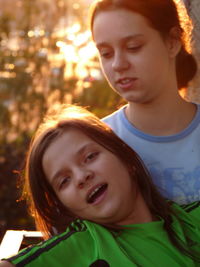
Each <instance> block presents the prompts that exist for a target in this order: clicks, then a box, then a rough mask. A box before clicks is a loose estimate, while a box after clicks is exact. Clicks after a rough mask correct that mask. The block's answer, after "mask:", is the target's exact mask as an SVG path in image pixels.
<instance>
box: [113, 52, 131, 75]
mask: <svg viewBox="0 0 200 267" xmlns="http://www.w3.org/2000/svg"><path fill="white" fill-rule="evenodd" d="M129 66H130V64H129V61H128V60H127V59H126V57H125V56H124V55H122V54H117V55H115V56H114V59H113V63H112V68H113V70H114V71H116V72H121V71H124V70H126V69H128V68H129Z"/></svg>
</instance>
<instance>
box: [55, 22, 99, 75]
mask: <svg viewBox="0 0 200 267" xmlns="http://www.w3.org/2000/svg"><path fill="white" fill-rule="evenodd" d="M90 37H91V36H90V31H89V30H86V31H85V32H81V25H80V24H79V23H77V22H76V23H74V24H73V25H72V26H71V27H68V28H67V30H66V39H67V41H58V42H57V43H56V46H57V47H58V48H59V53H60V54H62V55H63V58H64V60H65V62H66V68H65V77H66V78H69V77H73V76H76V77H77V78H79V79H84V78H85V77H88V76H90V75H91V71H92V70H94V69H95V68H94V65H92V64H91V62H92V60H93V58H94V57H95V56H96V55H97V50H96V47H95V46H94V44H93V42H92V41H91V39H90ZM74 65H76V66H75V67H74Z"/></svg>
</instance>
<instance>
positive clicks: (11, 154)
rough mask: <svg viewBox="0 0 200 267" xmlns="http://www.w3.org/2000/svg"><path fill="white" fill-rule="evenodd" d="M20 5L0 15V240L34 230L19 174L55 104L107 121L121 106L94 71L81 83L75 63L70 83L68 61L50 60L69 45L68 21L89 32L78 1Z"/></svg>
mask: <svg viewBox="0 0 200 267" xmlns="http://www.w3.org/2000/svg"><path fill="white" fill-rule="evenodd" d="M16 3H20V7H19V8H18V9H17V7H12V6H11V8H10V9H8V10H6V11H5V12H2V13H1V14H0V126H1V127H0V168H1V173H0V185H1V187H0V188H1V189H0V202H1V209H0V240H1V237H2V235H3V234H4V232H5V230H6V229H34V223H33V220H32V219H31V218H30V216H28V214H27V211H26V205H25V203H24V202H23V201H18V200H19V199H20V188H18V187H17V183H18V177H19V175H18V171H20V170H21V169H23V162H24V159H25V155H26V151H27V148H28V144H29V142H30V137H31V135H32V133H33V132H34V131H35V129H36V128H37V126H38V124H39V123H40V121H41V119H42V116H43V115H44V113H45V112H46V110H47V109H48V108H49V107H50V106H51V105H54V104H56V103H66V102H68V103H79V104H81V105H83V106H88V107H89V109H90V110H91V111H93V112H94V113H95V114H96V115H98V116H99V117H103V116H105V115H107V114H108V113H110V112H112V111H113V110H114V109H115V108H116V107H117V106H119V105H120V104H121V100H120V97H119V96H118V95H117V94H115V93H113V92H112V90H111V89H110V88H109V86H108V85H107V83H106V82H105V80H103V79H101V78H99V79H95V78H93V77H92V74H91V72H90V68H89V67H88V73H87V75H86V76H85V77H84V78H81V79H80V78H79V77H77V76H76V73H75V69H76V63H74V65H73V66H72V70H73V75H71V76H70V77H67V78H66V76H65V69H66V67H68V65H69V62H64V61H59V62H53V63H52V61H51V60H50V57H49V55H58V53H59V49H58V47H57V46H56V43H57V42H58V41H62V42H68V39H66V38H65V37H63V36H62V37H60V36H59V35H58V34H56V33H58V25H60V24H62V22H63V21H64V19H68V23H69V21H71V20H75V21H77V20H79V21H82V25H83V26H82V29H85V24H84V16H85V12H84V9H83V8H80V9H77V8H76V9H75V10H74V11H73V10H72V8H71V6H73V1H64V0H63V1H56V0H54V1H51V2H50V4H48V2H47V1H45V0H40V1H39V0H35V1H31V0H20V1H16ZM13 5H14V2H13ZM76 7H77V6H76ZM81 16H82V17H81ZM52 17H53V18H54V19H52ZM40 33H41V34H40ZM13 43H14V44H15V46H14V47H13ZM93 60H94V62H93V63H94V64H95V66H97V67H95V68H97V69H98V63H97V59H96V58H94V59H93Z"/></svg>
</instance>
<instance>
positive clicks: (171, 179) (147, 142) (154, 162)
mask: <svg viewBox="0 0 200 267" xmlns="http://www.w3.org/2000/svg"><path fill="white" fill-rule="evenodd" d="M125 108H126V106H125V107H123V108H121V109H120V110H118V111H116V112H114V113H113V114H111V115H109V116H107V117H106V118H104V119H103V121H104V122H106V123H107V124H108V125H110V126H111V128H112V129H113V130H114V131H115V132H116V134H117V135H118V136H119V137H120V138H121V139H123V140H124V141H125V142H126V143H127V144H128V145H129V146H130V147H132V148H133V149H134V150H135V151H136V152H137V153H138V154H139V155H140V157H141V158H142V160H143V161H144V162H145V165H146V166H147V168H148V170H149V172H150V173H151V175H152V179H153V181H154V183H155V184H156V185H157V187H158V188H159V190H160V192H161V193H162V194H163V195H164V196H165V197H167V198H168V199H171V200H173V201H175V202H177V203H179V204H186V203H191V202H194V201H198V200H200V106H198V109H197V113H196V116H195V118H194V119H193V121H192V122H191V123H190V125H189V126H188V127H187V128H186V129H184V130H183V131H182V132H180V133H178V134H175V135H170V136H152V135H148V134H145V133H144V132H141V131H140V130H138V129H136V128H135V127H134V126H133V125H132V124H131V123H130V122H129V121H128V119H127V118H126V115H125V112H124V110H125Z"/></svg>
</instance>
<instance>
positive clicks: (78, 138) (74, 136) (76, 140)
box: [44, 128, 94, 156]
mask: <svg viewBox="0 0 200 267" xmlns="http://www.w3.org/2000/svg"><path fill="white" fill-rule="evenodd" d="M85 143H94V141H93V140H92V139H91V138H90V137H89V136H87V135H86V134H85V133H83V132H82V131H81V130H78V129H75V128H71V129H65V130H64V131H63V132H62V133H61V134H60V135H58V136H57V137H56V138H55V139H54V140H53V141H52V142H51V143H50V144H49V146H48V147H47V149H46V151H45V154H46V153H50V152H51V151H52V150H54V151H57V150H58V151H59V150H61V149H63V148H66V146H67V147H70V148H71V149H72V148H73V149H75V148H76V147H79V146H82V145H83V144H85ZM44 156H45V155H44Z"/></svg>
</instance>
